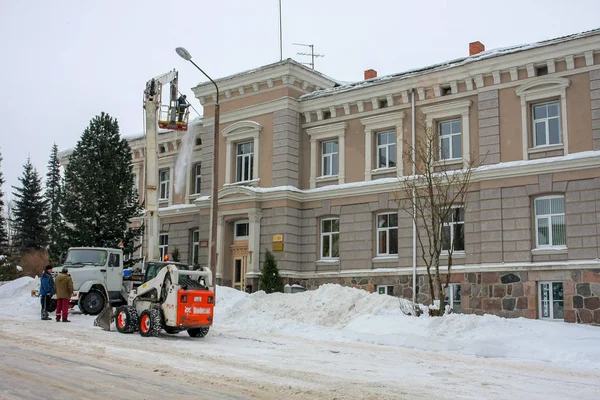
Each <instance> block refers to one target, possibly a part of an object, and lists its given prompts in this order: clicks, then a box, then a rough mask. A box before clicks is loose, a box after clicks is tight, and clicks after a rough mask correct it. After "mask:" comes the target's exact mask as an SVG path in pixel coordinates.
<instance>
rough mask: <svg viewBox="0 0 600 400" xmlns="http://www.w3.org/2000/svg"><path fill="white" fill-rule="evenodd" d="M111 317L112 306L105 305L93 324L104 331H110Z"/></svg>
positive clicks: (112, 317)
mask: <svg viewBox="0 0 600 400" xmlns="http://www.w3.org/2000/svg"><path fill="white" fill-rule="evenodd" d="M113 319H114V316H113V309H112V307H110V306H108V307H105V308H104V310H102V311H101V312H100V314H98V316H97V317H96V319H95V320H94V326H99V327H100V328H102V329H104V330H105V331H110V325H111V323H112V321H113Z"/></svg>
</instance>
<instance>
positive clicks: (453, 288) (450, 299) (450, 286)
mask: <svg viewBox="0 0 600 400" xmlns="http://www.w3.org/2000/svg"><path fill="white" fill-rule="evenodd" d="M459 286H460V283H449V284H448V291H447V292H446V297H447V299H448V302H447V303H446V306H448V307H450V308H451V309H452V310H453V311H454V292H455V291H456V288H457V287H459ZM462 304H463V301H462V291H461V295H460V305H461V312H462Z"/></svg>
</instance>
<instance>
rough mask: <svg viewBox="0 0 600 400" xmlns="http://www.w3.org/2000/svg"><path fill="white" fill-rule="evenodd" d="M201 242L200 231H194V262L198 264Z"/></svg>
mask: <svg viewBox="0 0 600 400" xmlns="http://www.w3.org/2000/svg"><path fill="white" fill-rule="evenodd" d="M199 242H200V231H197V230H196V231H192V264H193V265H198V248H199Z"/></svg>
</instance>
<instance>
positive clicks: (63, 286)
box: [56, 267, 73, 322]
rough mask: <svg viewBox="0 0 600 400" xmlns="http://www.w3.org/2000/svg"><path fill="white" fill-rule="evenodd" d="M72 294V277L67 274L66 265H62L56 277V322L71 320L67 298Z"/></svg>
mask: <svg viewBox="0 0 600 400" xmlns="http://www.w3.org/2000/svg"><path fill="white" fill-rule="evenodd" d="M71 296H73V278H71V275H69V270H68V269H67V267H63V269H62V271H60V274H59V275H58V276H57V277H56V299H57V303H56V322H60V320H61V318H62V322H71V321H69V319H68V318H67V317H68V316H69V300H70V299H71Z"/></svg>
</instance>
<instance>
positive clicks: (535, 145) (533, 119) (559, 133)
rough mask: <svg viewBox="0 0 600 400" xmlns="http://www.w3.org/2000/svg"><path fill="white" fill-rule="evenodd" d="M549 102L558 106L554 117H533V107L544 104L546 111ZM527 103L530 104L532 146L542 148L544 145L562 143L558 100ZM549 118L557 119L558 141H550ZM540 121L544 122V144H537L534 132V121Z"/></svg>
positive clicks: (558, 144)
mask: <svg viewBox="0 0 600 400" xmlns="http://www.w3.org/2000/svg"><path fill="white" fill-rule="evenodd" d="M550 104H556V106H557V107H558V115H557V116H555V117H548V116H546V117H545V118H540V119H535V113H534V108H535V107H540V106H545V107H546V112H547V110H548V106H549V105H550ZM529 105H530V113H531V144H532V148H534V149H539V148H544V147H551V146H560V145H562V144H563V141H562V129H561V111H560V101H559V100H550V101H543V102H538V103H530V104H529ZM551 119H557V120H558V140H559V141H558V143H550V129H549V126H550V124H549V121H550V120H551ZM540 122H544V127H545V133H546V135H545V136H546V144H537V143H536V142H537V132H536V128H535V125H536V123H540Z"/></svg>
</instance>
